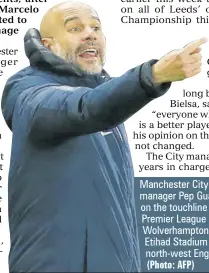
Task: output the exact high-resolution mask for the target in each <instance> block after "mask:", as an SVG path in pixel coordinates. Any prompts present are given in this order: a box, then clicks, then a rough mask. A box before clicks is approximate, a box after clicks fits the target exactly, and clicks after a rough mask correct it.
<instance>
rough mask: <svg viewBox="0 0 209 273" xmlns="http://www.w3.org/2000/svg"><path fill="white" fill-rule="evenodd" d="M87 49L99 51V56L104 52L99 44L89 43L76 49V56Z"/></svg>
mask: <svg viewBox="0 0 209 273" xmlns="http://www.w3.org/2000/svg"><path fill="white" fill-rule="evenodd" d="M87 48H94V49H96V50H97V52H98V54H100V53H103V50H102V48H101V45H100V44H99V43H97V42H90V41H89V42H87V43H85V44H82V45H80V46H78V48H77V49H76V52H75V53H76V54H79V53H80V52H82V51H84V50H85V49H87Z"/></svg>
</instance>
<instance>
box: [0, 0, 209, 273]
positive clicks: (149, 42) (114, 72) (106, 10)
mask: <svg viewBox="0 0 209 273" xmlns="http://www.w3.org/2000/svg"><path fill="white" fill-rule="evenodd" d="M83 2H86V3H88V4H89V5H92V6H93V7H94V8H95V9H96V11H97V12H98V14H99V16H100V18H101V21H102V24H103V30H104V33H105V36H106V39H107V61H106V65H105V69H106V70H107V71H108V73H109V74H110V75H111V76H120V75H121V74H123V73H125V72H126V71H127V70H129V69H130V68H132V67H135V66H137V65H139V64H141V63H143V62H145V61H148V60H150V59H155V58H156V59H158V58H160V57H161V56H163V55H165V54H166V53H167V52H169V51H171V50H173V49H177V48H181V47H182V46H184V45H185V44H187V43H188V42H190V41H192V40H195V39H197V38H200V37H202V36H207V34H208V24H201V25H200V24H199V25H198V24H191V25H189V26H184V25H180V24H179V25H171V24H169V25H155V26H148V25H140V24H122V23H121V22H120V17H121V13H120V8H121V7H122V6H128V5H132V6H140V5H142V4H140V3H132V4H130V3H129V4H127V3H124V4H123V3H121V1H119V0H114V1H110V0H108V1H100V0H89V1H83ZM57 3H60V1H55V0H54V1H50V2H49V3H42V4H38V6H39V8H40V13H39V14H28V15H27V14H26V16H25V17H26V18H27V19H28V22H27V23H26V24H22V25H19V26H18V27H19V28H20V33H19V35H14V36H11V37H9V36H6V35H4V36H3V35H1V36H0V41H1V43H0V49H3V48H13V49H15V48H18V49H19V54H18V59H19V63H18V65H17V66H15V67H13V66H11V67H7V68H6V69H4V75H3V76H2V77H0V90H1V92H2V90H3V88H4V85H5V82H6V80H7V78H8V77H10V76H11V75H12V74H14V73H15V72H17V71H18V70H20V69H22V68H24V67H25V66H28V60H27V58H26V57H25V54H24V45H23V37H24V34H25V32H26V31H27V29H28V28H33V27H35V28H39V24H40V21H41V18H42V16H43V15H44V13H45V12H46V11H47V10H48V9H49V8H50V7H51V6H53V5H54V4H57ZM154 3H155V1H153V2H152V4H154ZM152 4H150V5H152ZM27 5H29V4H27ZM188 5H189V4H188ZM193 5H195V4H193ZM13 6H14V4H13ZM206 6H208V7H209V3H206V1H205V4H202V9H204V8H205V7H206ZM10 16H11V14H10ZM23 16H24V15H23ZM186 16H189V15H188V14H187V15H186ZM192 16H195V15H194V14H193V15H192ZM1 27H3V25H1ZM7 27H9V26H7ZM208 52H209V43H207V44H206V45H204V46H203V49H202V55H203V69H202V73H201V74H199V75H198V76H196V77H194V78H192V79H189V80H186V81H183V82H179V83H174V84H173V85H172V87H171V88H170V90H169V92H168V93H167V94H166V95H164V96H163V97H161V98H158V99H157V100H154V101H152V102H151V103H150V104H149V105H147V106H146V107H144V108H143V109H142V110H140V111H139V112H138V113H137V114H135V115H134V116H133V117H132V118H130V119H129V120H128V121H127V122H126V123H125V125H126V129H127V133H128V137H129V141H130V147H131V152H132V157H133V162H134V169H135V176H153V177H156V176H158V177H160V176H207V175H208V172H205V173H200V172H180V171H174V172H167V171H163V172H158V171H146V172H142V173H139V172H138V165H139V164H150V161H148V160H147V157H146V155H145V151H140V150H135V151H134V141H133V140H132V132H133V130H135V131H140V129H138V128H137V125H138V121H139V120H141V121H142V122H147V121H153V122H154V121H155V116H154V115H153V114H152V111H153V110H156V111H157V110H158V111H159V110H160V111H166V110H167V111H172V110H173V109H170V110H169V100H170V99H181V94H182V89H183V88H185V89H191V90H202V89H203V90H205V89H206V88H207V87H208V88H209V84H208V81H209V79H208V78H207V75H206V71H207V69H208V67H207V58H208ZM2 57H3V56H2ZM7 59H9V56H7ZM206 100H207V99H205V101H206ZM175 110H176V111H178V109H175ZM199 110H200V109H199ZM185 111H186V110H185ZM206 121H207V120H205V121H202V122H206ZM179 122H183V121H181V120H180V121H179ZM0 128H1V131H0V133H1V134H2V137H3V139H2V140H1V146H0V147H1V152H2V153H4V154H5V157H4V158H5V160H4V171H3V172H2V176H3V182H2V184H3V189H2V190H1V193H2V197H3V201H2V210H3V212H2V220H3V224H1V225H0V242H1V241H4V246H3V248H2V250H3V253H0V272H2V273H8V265H7V264H8V261H7V259H8V251H9V231H8V219H7V175H8V169H9V160H10V147H11V141H12V135H11V132H10V131H9V129H8V128H7V126H6V125H5V122H4V120H3V118H2V116H1V115H0ZM171 131H176V129H173V130H172V129H171ZM194 132H195V131H194ZM147 142H148V140H139V141H138V143H147ZM171 142H172V141H171ZM194 144H195V146H196V147H197V149H196V153H201V152H202V153H209V145H208V141H207V140H205V141H203V140H201V141H200V140H198V141H195V142H194ZM171 163H172V164H175V162H171ZM205 164H206V162H205Z"/></svg>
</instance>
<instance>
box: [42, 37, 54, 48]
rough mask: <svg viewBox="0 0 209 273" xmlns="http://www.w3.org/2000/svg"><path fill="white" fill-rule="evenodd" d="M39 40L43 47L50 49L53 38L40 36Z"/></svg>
mask: <svg viewBox="0 0 209 273" xmlns="http://www.w3.org/2000/svg"><path fill="white" fill-rule="evenodd" d="M41 41H42V44H43V45H44V46H45V47H47V48H48V49H49V50H51V47H52V46H53V39H52V38H42V39H41Z"/></svg>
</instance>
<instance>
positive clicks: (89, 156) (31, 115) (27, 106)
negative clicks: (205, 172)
mask: <svg viewBox="0 0 209 273" xmlns="http://www.w3.org/2000/svg"><path fill="white" fill-rule="evenodd" d="M39 35H40V34H39V32H38V31H37V30H35V29H32V30H30V31H29V32H28V33H27V34H26V36H25V49H26V54H27V56H28V58H29V59H30V67H27V68H25V69H23V70H22V71H20V72H18V73H17V74H15V75H14V76H12V77H11V78H10V79H9V80H8V81H7V84H6V86H5V89H4V93H3V97H2V111H3V115H4V118H5V120H6V122H7V124H8V126H9V127H10V128H11V130H12V132H13V140H12V152H11V163H10V173H9V185H8V187H9V189H8V191H9V226H10V234H11V249H10V254H9V266H10V272H137V271H140V257H139V242H138V230H137V221H136V212H135V201H134V184H133V183H134V174H133V167H132V162H131V156H130V151H129V146H128V142H127V136H126V132H125V129H124V125H123V122H124V121H125V120H126V119H127V118H129V117H130V116H131V115H133V114H134V113H136V112H137V111H138V110H139V109H140V108H142V107H143V106H144V105H146V104H147V103H148V102H150V101H151V100H153V99H154V98H156V97H158V96H160V95H162V94H163V93H165V92H166V91H167V89H168V87H169V86H170V84H165V85H160V86H155V85H154V84H153V79H152V69H151V66H152V64H153V63H154V62H155V61H150V62H147V63H144V64H142V65H140V66H138V67H136V68H133V69H131V70H130V71H128V72H127V73H126V74H124V75H122V76H121V77H118V78H114V79H110V78H109V77H108V76H107V75H106V74H105V72H104V71H103V73H102V74H101V75H99V76H82V75H79V74H76V72H75V71H73V70H72V68H71V67H69V65H68V64H67V63H66V62H65V61H64V60H62V59H60V58H59V57H57V56H55V55H53V54H52V53H51V52H50V51H49V50H47V49H46V48H45V47H44V46H43V45H42V44H41V42H40V36H39Z"/></svg>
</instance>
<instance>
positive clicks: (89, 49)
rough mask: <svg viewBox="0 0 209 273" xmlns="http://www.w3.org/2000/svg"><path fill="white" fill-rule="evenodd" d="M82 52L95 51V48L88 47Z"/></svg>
mask: <svg viewBox="0 0 209 273" xmlns="http://www.w3.org/2000/svg"><path fill="white" fill-rule="evenodd" d="M84 52H94V53H97V51H96V49H93V48H88V49H86V50H84V51H83V52H82V54H83V53H84Z"/></svg>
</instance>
